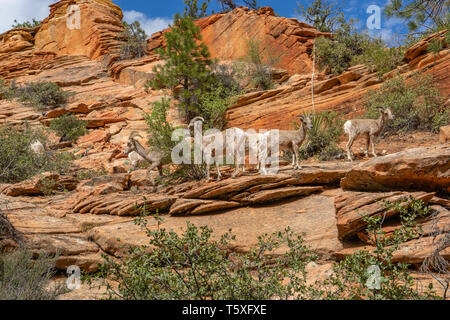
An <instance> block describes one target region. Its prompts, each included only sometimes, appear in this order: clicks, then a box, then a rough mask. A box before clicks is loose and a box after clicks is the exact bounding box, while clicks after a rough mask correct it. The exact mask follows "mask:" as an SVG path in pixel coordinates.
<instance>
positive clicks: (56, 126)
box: [50, 114, 87, 141]
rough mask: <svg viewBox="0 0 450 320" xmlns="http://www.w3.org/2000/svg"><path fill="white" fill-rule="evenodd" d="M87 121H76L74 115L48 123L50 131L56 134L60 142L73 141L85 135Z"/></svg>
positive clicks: (64, 116)
mask: <svg viewBox="0 0 450 320" xmlns="http://www.w3.org/2000/svg"><path fill="white" fill-rule="evenodd" d="M86 126H87V121H84V120H80V119H78V118H77V117H76V116H75V115H67V114H66V115H63V116H61V117H59V118H56V119H54V120H52V121H51V122H50V129H52V130H53V131H55V132H56V134H57V135H58V136H60V137H61V140H69V141H75V140H77V139H78V138H79V137H82V136H84V135H85V134H86V133H87V130H86Z"/></svg>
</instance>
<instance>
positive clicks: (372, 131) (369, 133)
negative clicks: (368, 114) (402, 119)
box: [344, 108, 394, 162]
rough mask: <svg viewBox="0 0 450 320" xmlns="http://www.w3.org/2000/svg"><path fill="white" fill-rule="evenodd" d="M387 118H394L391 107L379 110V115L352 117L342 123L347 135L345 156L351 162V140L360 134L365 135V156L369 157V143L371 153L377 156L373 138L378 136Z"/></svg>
mask: <svg viewBox="0 0 450 320" xmlns="http://www.w3.org/2000/svg"><path fill="white" fill-rule="evenodd" d="M389 119H394V115H393V114H392V112H391V109H389V108H387V109H384V110H381V114H380V117H379V118H378V119H376V120H373V119H353V120H348V121H347V122H346V123H345V124H344V131H345V133H346V134H347V135H348V143H347V156H348V160H350V161H352V162H353V153H352V146H353V142H354V141H355V139H356V138H358V136H360V135H366V141H367V147H366V157H369V144H371V145H372V154H373V156H374V157H376V156H377V154H376V152H375V139H376V138H378V137H379V135H380V134H381V132H382V131H383V129H384V127H385V126H386V123H387V121H388V120H389Z"/></svg>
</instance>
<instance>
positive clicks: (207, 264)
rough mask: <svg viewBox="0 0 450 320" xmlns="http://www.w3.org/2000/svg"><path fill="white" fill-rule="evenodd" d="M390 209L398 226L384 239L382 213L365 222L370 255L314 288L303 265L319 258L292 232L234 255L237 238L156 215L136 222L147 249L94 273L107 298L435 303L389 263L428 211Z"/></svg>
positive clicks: (337, 268)
mask: <svg viewBox="0 0 450 320" xmlns="http://www.w3.org/2000/svg"><path fill="white" fill-rule="evenodd" d="M143 210H144V212H145V209H143ZM390 210H396V211H398V214H399V217H400V219H401V226H400V227H399V228H398V229H396V230H395V231H394V232H393V233H392V234H391V235H390V236H389V237H387V236H386V234H385V233H384V231H383V229H382V227H383V223H384V221H385V217H384V216H383V215H382V214H381V215H378V216H374V217H368V218H366V219H365V222H366V223H367V225H368V227H367V229H366V232H367V233H368V235H369V238H370V239H375V247H374V250H372V251H369V250H361V251H357V252H355V253H354V254H351V255H349V256H347V257H346V258H345V259H344V260H342V261H340V262H336V263H335V264H334V266H333V273H332V274H330V275H329V276H328V277H327V278H326V279H324V280H318V281H316V282H315V283H313V284H308V283H307V280H308V278H307V273H306V270H305V267H306V265H307V264H308V263H310V262H312V261H314V260H316V259H317V256H316V255H315V254H314V253H313V252H312V251H311V249H310V248H309V247H308V246H307V245H306V244H305V242H304V240H303V238H302V237H301V236H300V235H297V234H295V233H294V232H292V231H291V230H290V229H289V228H288V229H286V230H285V231H283V232H277V233H274V234H272V235H267V234H266V235H263V236H261V237H259V238H258V242H257V244H256V245H255V246H254V247H253V248H251V249H249V251H248V252H242V251H238V252H234V251H231V249H232V248H233V244H234V243H235V242H236V240H237V239H236V237H235V236H233V235H232V233H231V231H229V232H227V233H226V234H224V235H222V236H218V235H214V234H213V230H212V229H210V228H208V227H207V226H202V227H198V226H195V225H193V224H191V223H189V222H187V226H186V228H184V229H183V230H180V231H179V232H175V231H172V230H166V229H165V228H161V223H162V219H161V218H160V217H159V216H158V215H155V219H156V223H151V225H152V229H150V228H149V227H148V226H147V225H148V223H149V221H148V220H147V217H145V214H144V215H143V216H142V217H141V218H140V219H138V220H136V223H137V224H138V225H140V226H141V227H143V228H144V229H145V231H146V233H147V236H148V239H149V244H148V246H142V247H137V248H129V252H128V254H127V256H126V258H125V259H124V260H122V261H121V262H119V261H117V260H116V259H111V258H108V257H106V256H105V263H104V264H103V265H102V266H101V268H100V270H101V271H100V273H99V274H98V276H99V277H101V278H102V279H103V280H104V283H105V284H106V285H107V288H108V289H107V297H108V298H109V299H125V300H133V299H137V300H139V299H144V300H145V299H150V300H153V299H155V300H159V299H161V300H164V299H168V300H177V299H182V300H191V299H192V300H221V299H227V300H240V299H246V300H253V299H255V300H268V299H342V300H354V299H364V300H369V299H378V300H403V299H439V297H438V296H436V294H435V291H434V289H433V287H432V285H429V286H428V288H426V289H425V290H424V291H422V292H419V290H418V287H416V286H414V280H413V278H412V276H411V275H410V268H409V265H407V264H405V263H393V262H392V261H393V253H394V252H395V251H396V250H398V249H399V246H400V245H401V244H402V243H403V242H405V241H408V240H410V239H414V238H417V237H418V236H420V234H421V232H422V231H421V229H420V228H418V227H417V225H416V219H418V218H423V217H425V216H428V215H429V214H430V212H431V209H430V208H429V207H427V206H425V205H424V203H423V202H422V201H420V200H416V199H414V198H412V197H410V198H408V199H403V200H402V201H398V202H394V203H389V202H385V212H387V211H390ZM371 268H376V269H378V270H379V280H380V281H379V286H378V284H377V282H376V281H375V282H374V281H372V280H373V278H372V275H373V273H371ZM372 270H373V269H372ZM375 280H376V279H375ZM111 283H113V284H117V286H116V285H114V286H111V285H110V284H111Z"/></svg>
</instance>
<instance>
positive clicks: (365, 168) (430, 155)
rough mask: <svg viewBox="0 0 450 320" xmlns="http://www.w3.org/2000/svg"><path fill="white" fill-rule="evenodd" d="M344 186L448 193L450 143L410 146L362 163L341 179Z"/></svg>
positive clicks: (374, 189) (372, 189)
mask: <svg viewBox="0 0 450 320" xmlns="http://www.w3.org/2000/svg"><path fill="white" fill-rule="evenodd" d="M341 187H342V188H344V189H351V190H361V191H387V190H426V191H437V192H446V191H447V190H449V188H450V145H448V144H444V145H437V146H431V147H421V148H414V149H409V150H406V151H402V152H398V153H394V154H390V155H387V156H383V157H377V158H375V159H372V160H370V161H367V162H365V163H361V164H360V165H358V166H356V167H354V168H353V169H352V170H351V171H350V172H349V173H347V175H346V176H345V178H343V179H342V180H341Z"/></svg>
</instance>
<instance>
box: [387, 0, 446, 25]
mask: <svg viewBox="0 0 450 320" xmlns="http://www.w3.org/2000/svg"><path fill="white" fill-rule="evenodd" d="M449 8H450V1H449V0H392V1H390V2H389V3H388V4H387V5H386V8H385V13H386V15H387V16H388V17H398V18H401V19H403V20H405V21H406V22H407V23H408V28H409V30H410V31H423V30H427V29H434V28H436V27H440V26H446V27H448V25H449V20H450V9H449ZM420 29H421V30H420Z"/></svg>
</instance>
